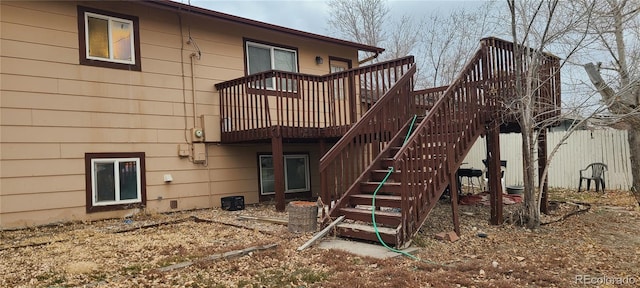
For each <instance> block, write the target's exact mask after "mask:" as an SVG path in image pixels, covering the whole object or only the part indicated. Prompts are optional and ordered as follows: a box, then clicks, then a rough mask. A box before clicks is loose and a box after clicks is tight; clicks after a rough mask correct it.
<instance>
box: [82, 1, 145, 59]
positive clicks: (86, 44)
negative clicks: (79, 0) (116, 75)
mask: <svg viewBox="0 0 640 288" xmlns="http://www.w3.org/2000/svg"><path fill="white" fill-rule="evenodd" d="M138 26H139V25H138V18H137V17H135V16H129V15H123V14H119V13H114V12H109V11H102V10H98V9H93V8H88V7H82V6H78V32H79V33H78V36H79V41H80V45H79V47H80V64H84V65H92V66H101V67H109V68H118V69H127V70H134V71H141V66H140V55H139V54H140V39H138V38H139V27H138Z"/></svg>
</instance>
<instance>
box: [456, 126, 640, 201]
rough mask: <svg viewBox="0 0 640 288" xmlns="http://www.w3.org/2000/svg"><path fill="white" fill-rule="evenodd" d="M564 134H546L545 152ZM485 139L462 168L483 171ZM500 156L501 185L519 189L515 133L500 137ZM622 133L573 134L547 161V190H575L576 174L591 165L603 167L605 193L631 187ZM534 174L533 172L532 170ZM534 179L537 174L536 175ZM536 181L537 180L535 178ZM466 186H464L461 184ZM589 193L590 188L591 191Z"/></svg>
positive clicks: (518, 150)
mask: <svg viewBox="0 0 640 288" xmlns="http://www.w3.org/2000/svg"><path fill="white" fill-rule="evenodd" d="M565 133H566V132H549V133H548V134H547V137H548V138H547V151H548V153H551V150H552V149H553V148H554V147H555V146H556V145H557V144H558V143H559V142H560V140H561V139H562V137H563V136H564V135H565ZM485 141H486V138H481V139H478V141H476V143H475V144H474V146H473V148H472V149H471V151H470V152H469V154H468V155H467V157H466V158H465V160H464V162H463V163H466V164H464V165H463V166H462V168H471V167H473V168H476V169H481V168H484V165H483V164H482V159H485V158H486V150H485V147H486V146H485ZM500 155H501V158H502V160H507V170H506V173H505V182H506V183H505V184H506V185H507V186H511V185H522V183H523V182H524V181H523V179H522V174H523V167H522V137H521V135H520V134H518V133H510V134H501V135H500ZM629 159H630V158H629V143H628V142H627V131H625V130H593V131H591V130H579V131H575V132H574V133H573V134H572V135H571V136H570V137H569V138H568V139H567V141H566V142H565V143H564V144H562V145H561V147H560V150H559V151H558V153H556V155H555V156H554V158H553V159H552V160H551V163H550V166H549V187H557V188H571V189H578V179H579V172H578V171H579V170H580V169H584V168H585V167H587V165H589V164H590V163H593V162H602V163H605V164H607V166H608V169H609V170H608V171H607V172H606V179H605V180H606V184H607V189H620V190H628V189H629V187H631V161H630V160H629ZM534 170H535V171H536V172H537V169H534ZM536 175H537V173H536ZM536 177H537V176H536ZM463 184H466V182H463ZM592 189H593V188H592Z"/></svg>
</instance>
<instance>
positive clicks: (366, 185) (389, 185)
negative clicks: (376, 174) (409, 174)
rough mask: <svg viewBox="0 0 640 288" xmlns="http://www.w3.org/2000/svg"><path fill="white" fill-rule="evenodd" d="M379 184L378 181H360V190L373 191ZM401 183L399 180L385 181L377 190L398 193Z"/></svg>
mask: <svg viewBox="0 0 640 288" xmlns="http://www.w3.org/2000/svg"><path fill="white" fill-rule="evenodd" d="M379 185H380V182H360V191H362V192H370V193H373V192H375V191H376V189H377V188H378V186H379ZM401 185H402V184H401V183H400V182H385V183H384V184H382V187H380V191H378V192H380V193H390V194H397V195H400V191H401V189H402V187H401Z"/></svg>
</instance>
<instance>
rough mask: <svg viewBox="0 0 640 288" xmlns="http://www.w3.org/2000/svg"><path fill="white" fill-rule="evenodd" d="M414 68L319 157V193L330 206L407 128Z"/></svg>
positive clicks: (412, 109) (412, 108)
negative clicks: (320, 192)
mask: <svg viewBox="0 0 640 288" xmlns="http://www.w3.org/2000/svg"><path fill="white" fill-rule="evenodd" d="M415 71H416V67H415V66H412V67H411V69H409V70H408V71H407V73H405V74H404V75H403V76H402V78H400V79H399V80H398V82H397V83H395V85H393V86H391V89H390V90H388V91H387V92H386V93H385V94H384V95H383V96H381V97H379V99H378V101H377V102H376V103H375V104H374V105H373V106H372V107H371V109H369V110H368V111H367V112H366V113H365V114H364V115H363V116H362V119H360V121H358V123H356V124H355V125H354V126H353V127H352V128H351V129H350V130H349V131H348V132H347V133H346V134H345V135H344V136H343V137H342V138H341V139H340V141H338V142H337V143H336V144H335V145H334V146H333V147H332V148H331V150H329V152H327V153H326V154H325V155H324V156H323V157H322V158H321V159H320V185H321V191H322V193H323V195H321V196H322V199H323V201H324V202H325V204H327V205H329V206H330V208H333V207H336V205H339V203H337V202H338V201H340V200H342V199H341V198H342V197H343V196H344V195H346V194H348V193H351V192H349V191H350V190H352V189H354V188H356V187H358V184H359V183H358V182H359V179H360V178H361V177H362V176H363V173H364V172H365V171H366V169H367V168H368V167H369V166H370V165H371V163H373V162H374V161H375V160H376V157H378V156H379V154H380V152H381V151H383V150H384V149H385V148H386V147H387V146H388V145H389V144H390V143H391V142H394V137H395V138H397V135H398V134H399V133H398V132H399V131H402V130H407V126H408V125H406V123H407V121H408V120H409V119H410V118H411V116H413V115H414V114H416V113H417V111H416V101H415V100H414V99H413V98H412V97H411V95H412V94H411V92H412V91H413V75H414V73H415Z"/></svg>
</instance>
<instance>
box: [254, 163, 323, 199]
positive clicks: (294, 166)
mask: <svg viewBox="0 0 640 288" xmlns="http://www.w3.org/2000/svg"><path fill="white" fill-rule="evenodd" d="M258 158H259V162H260V163H259V164H260V195H273V194H275V188H274V187H275V178H274V175H273V173H274V169H273V157H272V156H271V155H259V156H258ZM284 176H285V177H284V189H285V193H295V192H308V191H311V187H310V181H309V155H305V154H290V155H284Z"/></svg>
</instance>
